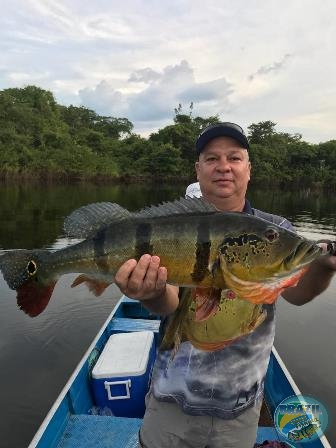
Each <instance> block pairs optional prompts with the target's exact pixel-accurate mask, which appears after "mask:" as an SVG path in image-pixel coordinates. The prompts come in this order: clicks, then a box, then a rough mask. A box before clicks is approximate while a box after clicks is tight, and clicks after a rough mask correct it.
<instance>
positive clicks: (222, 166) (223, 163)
mask: <svg viewBox="0 0 336 448" xmlns="http://www.w3.org/2000/svg"><path fill="white" fill-rule="evenodd" d="M216 168H217V170H218V171H221V172H223V171H230V170H231V165H230V162H229V161H228V160H227V158H226V157H221V158H220V159H219V160H218V163H217V167H216Z"/></svg>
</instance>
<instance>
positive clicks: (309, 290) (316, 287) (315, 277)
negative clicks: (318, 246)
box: [282, 255, 336, 305]
mask: <svg viewBox="0 0 336 448" xmlns="http://www.w3.org/2000/svg"><path fill="white" fill-rule="evenodd" d="M335 272H336V256H331V255H324V256H321V257H320V258H318V259H317V260H315V261H313V262H312V263H311V264H310V266H309V268H308V270H307V271H306V272H305V274H304V275H303V276H302V277H301V279H300V281H299V283H298V284H297V285H296V286H295V287H293V288H288V289H286V290H285V291H284V292H283V293H282V297H283V298H284V299H285V300H287V302H289V303H292V304H293V305H304V304H305V303H308V302H310V301H311V300H313V299H314V298H315V297H316V296H318V295H319V294H321V293H322V292H323V291H324V290H326V289H327V288H328V286H329V284H330V282H331V279H332V278H333V275H334V274H335Z"/></svg>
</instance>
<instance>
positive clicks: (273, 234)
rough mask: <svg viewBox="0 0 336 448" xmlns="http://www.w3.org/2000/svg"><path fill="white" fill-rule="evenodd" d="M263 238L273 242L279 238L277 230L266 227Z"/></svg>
mask: <svg viewBox="0 0 336 448" xmlns="http://www.w3.org/2000/svg"><path fill="white" fill-rule="evenodd" d="M265 238H266V239H267V240H268V241H269V242H270V243H273V241H275V240H277V239H278V238H279V232H278V231H277V230H276V229H273V228H271V229H267V230H266V231H265Z"/></svg>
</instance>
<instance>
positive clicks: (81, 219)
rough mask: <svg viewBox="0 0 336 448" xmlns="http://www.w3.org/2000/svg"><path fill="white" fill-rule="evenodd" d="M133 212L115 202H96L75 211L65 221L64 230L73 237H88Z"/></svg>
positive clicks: (128, 216)
mask: <svg viewBox="0 0 336 448" xmlns="http://www.w3.org/2000/svg"><path fill="white" fill-rule="evenodd" d="M131 216H132V213H131V212H129V211H128V210H126V209H125V208H123V207H121V205H119V204H115V203H113V202H96V203H94V204H89V205H85V206H83V207H80V208H78V209H77V210H75V211H73V212H72V213H71V214H70V215H69V216H67V217H66V218H65V221H64V225H63V228H64V232H65V233H66V235H67V236H69V237H73V238H88V237H90V236H93V235H95V234H96V233H97V232H99V231H100V230H102V229H104V228H105V227H107V226H108V225H110V224H112V223H114V222H118V221H123V220H125V219H128V218H130V217H131Z"/></svg>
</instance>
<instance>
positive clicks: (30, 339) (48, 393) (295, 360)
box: [0, 184, 336, 448]
mask: <svg viewBox="0 0 336 448" xmlns="http://www.w3.org/2000/svg"><path fill="white" fill-rule="evenodd" d="M184 191H185V185H165V186H161V185H128V186H125V185H103V186H100V185H94V184H79V185H58V186H48V185H46V186H43V187H40V186H37V185H27V186H13V185H11V186H10V185H0V194H1V201H0V249H3V250H10V249H16V248H27V249H32V248H51V249H52V250H54V249H58V248H61V247H63V246H64V245H68V244H73V243H74V242H77V240H69V239H67V238H66V237H65V235H64V233H63V220H64V218H65V216H67V215H68V214H69V213H71V212H72V211H73V210H75V209H76V208H78V207H80V206H83V205H85V204H89V203H92V202H100V201H111V202H117V203H119V204H120V205H122V206H124V207H126V208H128V209H129V210H137V209H139V208H141V207H142V206H144V205H149V204H157V203H159V202H161V201H163V200H173V199H175V198H177V197H180V196H183V195H184ZM248 196H249V199H250V200H251V202H252V204H253V206H254V207H256V208H260V209H262V210H265V211H267V212H270V213H272V212H273V213H276V214H279V215H282V216H286V217H287V218H288V219H289V220H290V221H292V222H293V224H294V225H295V227H296V228H297V230H298V232H299V233H300V234H302V235H304V236H306V237H308V238H311V239H314V240H318V239H321V238H332V239H334V240H335V239H336V237H335V234H336V198H335V196H334V195H323V194H316V193H311V192H309V191H308V190H305V191H298V192H284V191H269V190H268V191H262V190H254V189H250V191H249V195H248ZM74 279H75V275H66V276H63V277H62V278H61V279H60V281H59V282H58V283H57V285H56V288H55V291H54V296H53V299H52V300H51V301H50V303H49V305H48V307H47V309H46V310H45V311H44V312H43V313H42V314H41V315H39V316H38V317H36V318H35V319H31V318H29V317H28V316H27V315H26V314H24V313H23V312H22V311H20V310H19V309H18V308H17V306H16V293H15V291H12V290H10V289H9V288H8V287H7V285H6V284H5V282H4V281H3V279H2V277H1V275H0V299H1V300H0V362H1V365H2V366H4V367H3V368H2V369H0V396H1V403H2V408H3V409H6V413H5V414H6V415H5V416H4V417H3V418H2V419H1V420H0V432H1V434H2V437H1V438H0V447H1V448H7V447H13V446H15V447H17V448H21V447H26V446H27V445H28V442H29V441H30V440H31V438H32V436H33V433H34V432H35V431H36V429H37V427H38V426H39V424H40V422H41V420H42V419H43V417H44V416H45V414H46V412H47V411H48V409H49V407H50V405H51V404H52V402H53V400H54V399H55V397H56V396H57V394H58V393H59V392H60V390H61V388H62V387H63V385H64V383H65V381H66V380H67V378H68V376H69V374H70V373H71V372H72V370H73V369H74V367H75V366H76V364H77V363H78V361H79V359H80V358H81V356H82V355H83V354H84V352H85V350H86V348H87V347H88V345H89V343H90V342H91V340H92V338H93V337H94V335H95V334H96V332H97V330H98V328H99V327H100V326H101V325H102V323H103V322H104V321H105V319H106V318H107V316H108V314H109V313H110V311H111V309H112V307H113V304H114V303H115V302H116V300H117V298H118V296H119V291H118V289H117V288H116V287H115V286H110V287H109V288H108V289H107V290H106V291H105V292H104V293H103V294H102V296H101V297H98V298H97V297H94V295H93V294H91V293H90V291H88V290H87V288H86V287H85V286H84V285H80V286H78V287H76V288H73V289H72V288H71V284H72V282H73V281H74ZM335 296H336V284H335V282H333V283H332V285H331V287H330V288H329V289H328V291H327V292H326V293H325V294H323V296H321V297H320V298H318V299H317V300H316V301H313V302H312V303H311V304H308V305H307V306H304V307H293V306H291V305H289V304H287V303H285V302H279V304H278V313H277V314H278V319H277V320H278V323H277V328H278V329H277V337H276V338H277V339H276V346H277V348H278V349H279V351H280V354H281V355H282V356H284V359H285V361H286V362H287V363H288V364H287V365H288V367H289V370H290V371H291V373H292V374H293V375H294V379H295V380H296V381H297V382H298V384H299V386H300V387H302V392H303V393H306V394H312V395H315V396H316V397H317V398H320V399H321V400H322V401H324V402H326V403H327V405H328V406H329V408H330V409H331V411H332V413H333V414H334V415H336V405H335V403H336V384H335V381H334V380H333V377H334V374H333V372H334V371H335V369H336V357H335V356H336V355H335V350H334V347H333V342H332V338H330V334H332V332H333V330H334V329H335V325H336V324H335V322H336V306H335V303H336V301H335ZM315 360H316V362H315ZM22 383H24V387H18V385H22ZM328 437H329V438H330V442H331V443H333V442H334V443H336V439H335V438H334V439H333V438H332V437H333V436H332V435H331V434H330V435H329V434H328ZM9 441H10V442H9Z"/></svg>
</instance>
